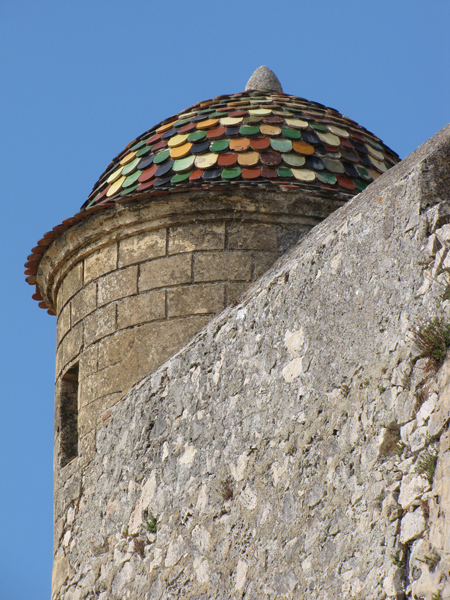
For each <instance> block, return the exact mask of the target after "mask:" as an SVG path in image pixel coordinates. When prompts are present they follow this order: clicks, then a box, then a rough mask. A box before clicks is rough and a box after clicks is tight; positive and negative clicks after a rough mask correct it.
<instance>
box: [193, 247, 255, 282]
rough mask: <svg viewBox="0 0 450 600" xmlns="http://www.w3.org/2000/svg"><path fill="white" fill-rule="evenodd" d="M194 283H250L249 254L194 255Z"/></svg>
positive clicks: (207, 253) (208, 253)
mask: <svg viewBox="0 0 450 600" xmlns="http://www.w3.org/2000/svg"><path fill="white" fill-rule="evenodd" d="M193 271H194V282H196V283H197V282H205V281H230V280H231V281H233V280H234V281H250V280H251V278H252V256H251V253H250V252H205V253H200V254H197V253H196V254H194V267H193Z"/></svg>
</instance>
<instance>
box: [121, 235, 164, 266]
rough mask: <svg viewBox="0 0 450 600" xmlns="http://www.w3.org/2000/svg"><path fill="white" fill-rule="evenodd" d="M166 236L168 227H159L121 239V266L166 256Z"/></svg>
mask: <svg viewBox="0 0 450 600" xmlns="http://www.w3.org/2000/svg"><path fill="white" fill-rule="evenodd" d="M166 237H167V229H158V230H156V231H146V232H144V233H140V234H138V235H134V236H132V237H129V238H126V239H124V240H121V241H120V243H119V267H124V266H127V265H133V264H136V263H141V262H145V261H147V260H151V259H153V258H158V257H160V256H165V254H166Z"/></svg>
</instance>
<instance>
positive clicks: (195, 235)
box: [169, 223, 225, 254]
mask: <svg viewBox="0 0 450 600" xmlns="http://www.w3.org/2000/svg"><path fill="white" fill-rule="evenodd" d="M224 248H225V223H219V224H211V223H198V224H193V225H183V226H180V227H171V228H170V229H169V254H178V253H181V252H193V251H194V250H223V249H224Z"/></svg>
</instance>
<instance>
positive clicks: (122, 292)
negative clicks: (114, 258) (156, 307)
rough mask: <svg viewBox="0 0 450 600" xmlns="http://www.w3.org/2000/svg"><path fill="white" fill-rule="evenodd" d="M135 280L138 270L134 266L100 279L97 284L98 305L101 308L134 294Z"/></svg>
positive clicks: (135, 290)
mask: <svg viewBox="0 0 450 600" xmlns="http://www.w3.org/2000/svg"><path fill="white" fill-rule="evenodd" d="M137 278H138V268H137V267H136V266H132V267H127V268H126V269H120V271H114V272H113V273H109V274H108V275H105V276H104V277H101V278H100V279H99V280H98V282H97V286H98V293H97V299H98V305H99V306H103V305H104V304H108V303H109V302H113V301H114V300H119V299H120V298H125V297H126V296H132V295H133V294H136V293H137Z"/></svg>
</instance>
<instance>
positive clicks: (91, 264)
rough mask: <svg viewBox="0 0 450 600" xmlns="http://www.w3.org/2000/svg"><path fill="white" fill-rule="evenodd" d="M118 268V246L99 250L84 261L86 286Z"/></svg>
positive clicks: (114, 245)
mask: <svg viewBox="0 0 450 600" xmlns="http://www.w3.org/2000/svg"><path fill="white" fill-rule="evenodd" d="M116 268H117V244H110V245H109V246H105V247H104V248H101V249H100V250H97V251H96V252H94V253H93V254H91V255H90V256H88V257H87V258H86V259H85V260H84V285H86V284H87V283H89V282H90V281H93V280H94V279H98V277H101V276H102V275H105V273H109V272H110V271H114V269H116Z"/></svg>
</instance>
